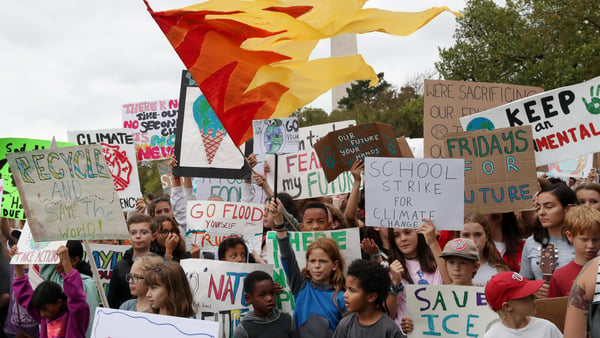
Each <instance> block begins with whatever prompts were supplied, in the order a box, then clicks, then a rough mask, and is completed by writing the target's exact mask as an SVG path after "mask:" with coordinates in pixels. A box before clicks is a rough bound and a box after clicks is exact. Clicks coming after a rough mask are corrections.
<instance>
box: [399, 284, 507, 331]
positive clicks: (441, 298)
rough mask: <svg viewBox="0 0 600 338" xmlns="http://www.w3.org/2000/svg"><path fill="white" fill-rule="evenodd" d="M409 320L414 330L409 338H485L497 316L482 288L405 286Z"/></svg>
mask: <svg viewBox="0 0 600 338" xmlns="http://www.w3.org/2000/svg"><path fill="white" fill-rule="evenodd" d="M405 287H406V316H407V317H409V318H410V319H412V321H413V324H414V330H413V331H412V332H411V333H409V334H408V337H428V336H433V337H436V336H437V337H482V336H483V334H484V333H485V330H486V328H487V327H488V325H489V324H490V323H492V322H493V321H494V320H498V315H497V314H496V313H495V312H494V311H492V309H491V308H490V307H489V306H488V304H487V302H486V300H485V292H484V288H483V287H481V286H458V285H451V286H450V285H415V284H409V285H406V286H405Z"/></svg>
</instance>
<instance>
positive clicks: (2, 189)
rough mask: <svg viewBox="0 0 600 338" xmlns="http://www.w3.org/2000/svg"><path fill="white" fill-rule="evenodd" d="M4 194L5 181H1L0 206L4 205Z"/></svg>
mask: <svg viewBox="0 0 600 338" xmlns="http://www.w3.org/2000/svg"><path fill="white" fill-rule="evenodd" d="M3 193H4V180H3V179H0V205H2V199H3V197H4V196H3V195H2V194H3Z"/></svg>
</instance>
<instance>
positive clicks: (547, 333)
mask: <svg viewBox="0 0 600 338" xmlns="http://www.w3.org/2000/svg"><path fill="white" fill-rule="evenodd" d="M542 284H544V280H531V281H530V280H527V278H525V277H523V276H521V275H519V274H518V273H516V272H512V271H506V272H502V273H499V274H497V275H495V276H494V277H492V279H490V281H489V282H488V283H487V285H486V286H485V298H486V300H487V302H488V304H489V305H490V307H491V308H492V310H494V311H495V312H497V313H498V316H500V322H496V323H494V324H492V326H491V327H490V328H489V329H488V331H487V332H486V333H485V334H484V337H485V338H493V337H501V338H511V337H544V338H561V337H562V336H563V335H562V333H561V332H560V330H559V329H558V328H557V327H556V325H554V324H553V323H552V322H550V321H548V320H545V319H542V318H536V317H533V314H535V296H534V293H535V292H536V291H537V290H538V289H539V288H540V287H541V286H542Z"/></svg>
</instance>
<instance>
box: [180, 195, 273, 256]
mask: <svg viewBox="0 0 600 338" xmlns="http://www.w3.org/2000/svg"><path fill="white" fill-rule="evenodd" d="M263 210H264V205H263V204H257V203H234V202H224V201H188V205H187V216H186V223H187V233H186V236H187V237H188V238H189V239H190V241H188V242H191V243H195V244H196V245H198V247H200V248H201V249H203V250H211V251H216V250H217V249H218V248H219V244H220V243H221V241H222V240H224V239H226V238H228V237H232V236H237V237H242V238H244V240H245V241H246V243H247V245H248V250H249V252H252V251H253V250H256V252H260V247H261V242H262V233H263V216H264V211H263Z"/></svg>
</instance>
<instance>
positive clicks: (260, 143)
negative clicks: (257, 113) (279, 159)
mask: <svg viewBox="0 0 600 338" xmlns="http://www.w3.org/2000/svg"><path fill="white" fill-rule="evenodd" d="M252 129H253V131H254V153H255V154H288V153H294V154H295V153H297V152H298V143H299V140H298V137H299V135H298V129H299V128H298V119H297V118H295V117H288V118H284V119H268V120H254V121H252Z"/></svg>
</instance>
